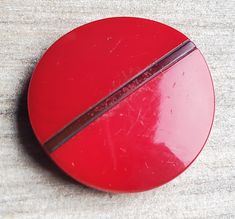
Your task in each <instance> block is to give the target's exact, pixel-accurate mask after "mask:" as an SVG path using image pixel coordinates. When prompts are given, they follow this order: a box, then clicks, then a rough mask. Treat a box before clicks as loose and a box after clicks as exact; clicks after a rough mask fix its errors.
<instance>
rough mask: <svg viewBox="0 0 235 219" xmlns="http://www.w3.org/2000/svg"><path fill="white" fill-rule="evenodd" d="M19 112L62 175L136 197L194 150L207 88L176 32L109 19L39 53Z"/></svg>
mask: <svg viewBox="0 0 235 219" xmlns="http://www.w3.org/2000/svg"><path fill="white" fill-rule="evenodd" d="M28 110H29V116H30V121H31V124H32V127H33V130H34V132H35V134H36V136H37V138H38V140H39V142H40V143H41V145H42V147H43V148H44V149H45V151H46V152H47V154H48V155H49V156H50V157H51V159H52V160H53V161H54V162H55V163H56V164H57V165H58V166H59V167H60V168H61V169H62V170H64V171H65V172H66V173H67V174H68V175H70V176H71V177H73V178H74V179H75V180H77V181H79V182H81V183H84V184H85V185H88V186H91V187H94V188H96V189H100V190H105V191H111V192H139V191H144V190H148V189H152V188H155V187H158V186H160V185H162V184H164V183H166V182H168V181H170V180H172V179H173V178H175V177H176V176H178V175H179V174H180V173H182V172H183V171H184V170H185V169H186V168H187V167H188V166H189V165H190V164H191V163H192V162H193V161H194V159H195V158H196V157H197V155H198V154H199V153H200V151H201V150H202V148H203V146H204V144H205V142H206V140H207V138H208V135H209V132H210V129H211V126H212V122H213V116H214V90H213V84H212V79H211V76H210V73H209V70H208V67H207V65H206V62H205V60H204V58H203V56H202V54H201V53H200V51H199V50H198V49H197V48H196V46H195V45H194V44H193V43H192V42H191V41H190V40H189V39H188V38H187V37H186V36H185V35H183V34H182V33H180V32H178V31H176V30H175V29H173V28H171V27H169V26H167V25H164V24H161V23H158V22H155V21H151V20H147V19H142V18H130V17H118V18H108V19H103V20H98V21H95V22H92V23H89V24H86V25H83V26H81V27H78V28H76V29H74V30H73V31H71V32H69V33H68V34H66V35H64V36H63V37H61V38H60V39H59V40H58V41H56V42H55V43H54V44H53V45H52V46H51V47H50V48H49V49H48V50H47V52H46V53H45V54H44V55H43V57H42V58H41V60H40V62H39V63H38V65H37V67H36V69H35V71H34V73H33V76H32V79H31V82H30V86H29V91H28Z"/></svg>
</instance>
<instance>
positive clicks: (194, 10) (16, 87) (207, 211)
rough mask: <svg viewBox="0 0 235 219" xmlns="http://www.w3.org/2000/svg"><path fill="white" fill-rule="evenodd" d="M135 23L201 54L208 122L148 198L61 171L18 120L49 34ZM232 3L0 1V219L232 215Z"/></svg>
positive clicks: (234, 119)
mask: <svg viewBox="0 0 235 219" xmlns="http://www.w3.org/2000/svg"><path fill="white" fill-rule="evenodd" d="M120 15H125V16H140V17H146V18H150V19H155V20H158V21H160V22H164V23H166V24H168V25H171V26H173V27H175V28H177V29H179V30H181V31H182V32H184V33H185V34H186V35H188V36H189V37H190V38H191V39H192V40H193V41H194V42H195V43H196V45H197V46H198V47H199V48H200V49H201V51H202V52H203V54H204V56H205V58H206V59H207V61H208V65H209V67H210V69H211V73H212V77H213V79H214V85H215V92H216V116H215V122H214V127H213V130H212V133H211V136H210V138H209V141H208V143H207V145H206V147H205V148H204V150H203V152H202V153H201V155H200V156H199V157H198V159H197V160H196V161H195V163H194V164H193V165H192V166H191V167H190V168H189V169H188V170H187V171H186V172H184V173H183V174H182V175H181V176H179V177H178V178H177V179H175V180H174V181H172V182H170V183H169V184H167V185H164V186H162V187H160V188H157V189H154V190H152V191H148V192H144V193H138V194H121V195H112V194H107V193H102V192H98V191H95V190H92V189H88V188H85V187H83V186H81V185H79V184H77V183H75V182H73V181H72V180H70V178H68V177H67V176H65V175H64V174H62V173H61V172H60V171H59V170H58V169H57V168H56V167H55V166H54V165H53V164H52V163H51V162H50V160H49V159H47V157H46V156H45V155H44V154H43V152H42V151H41V149H40V148H39V147H38V144H37V142H36V140H35V139H34V137H33V134H32V132H31V129H30V127H29V124H28V121H27V113H26V96H25V95H26V87H27V81H28V79H29V77H30V75H31V73H32V69H33V67H34V65H35V63H36V62H37V61H38V59H39V58H40V56H41V54H42V53H43V52H44V51H45V50H46V49H47V48H48V46H50V44H51V43H52V42H53V41H55V40H56V39H57V38H58V37H60V36H61V35H63V34H64V33H66V32H67V31H69V30H71V29H73V28H75V27H77V26H79V25H81V24H84V23H87V22H89V21H92V20H95V19H100V18H104V17H109V16H120ZM234 22H235V1H234V0H230V1H222V0H220V1H209V0H206V1H203V0H199V1H164V0H162V1H154V0H145V1H138V0H125V1H124V0H123V1H122V0H97V1H92V0H90V1H89V0H78V1H76V0H63V1H62V0H61V1H49V0H28V1H27V0H0V218H30V219H32V218H235V165H234V162H235V131H234V130H235V74H234V70H235V67H234V66H235V46H234V44H235V34H234V31H235V25H234Z"/></svg>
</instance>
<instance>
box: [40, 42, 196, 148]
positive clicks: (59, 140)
mask: <svg viewBox="0 0 235 219" xmlns="http://www.w3.org/2000/svg"><path fill="white" fill-rule="evenodd" d="M194 49H196V46H195V45H194V43H192V42H191V41H189V40H187V41H185V42H184V43H182V44H180V45H179V46H178V47H176V48H175V49H173V50H171V51H170V52H169V53H167V54H166V55H165V56H163V57H162V58H161V59H158V60H157V61H156V62H154V63H153V64H151V65H150V66H148V67H147V68H145V69H144V70H143V71H141V72H140V73H138V74H137V75H136V76H135V77H133V78H132V79H130V80H129V81H127V82H126V83H125V84H123V85H122V86H121V87H119V88H118V89H116V90H115V91H113V92H112V93H111V94H109V95H108V96H107V97H105V98H104V99H102V100H101V101H99V102H98V103H97V104H95V105H94V106H92V107H91V108H89V109H88V110H87V111H86V112H84V113H83V114H81V115H80V116H78V117H77V118H75V119H74V120H73V121H72V122H71V123H70V124H68V125H67V126H65V127H64V128H63V129H61V130H60V131H59V132H58V133H56V134H55V135H54V136H53V137H52V138H50V139H49V140H48V141H47V142H46V143H45V144H44V145H43V147H44V148H45V149H46V150H47V151H48V152H53V151H54V150H56V149H57V148H58V147H60V146H61V145H62V144H63V143H64V142H66V141H68V140H69V139H70V138H71V137H73V136H74V135H75V134H77V133H78V132H79V131H81V130H82V129H83V128H85V127H86V126H87V125H89V124H90V123H91V122H93V121H94V120H96V119H97V118H98V117H99V116H101V115H103V114H104V113H105V112H107V111H108V110H109V109H111V108H112V107H114V106H115V105H117V104H118V103H119V102H120V101H121V100H123V99H124V98H126V97H127V96H129V95H130V94H131V93H133V92H134V91H136V90H137V89H138V88H140V87H141V86H143V85H144V84H145V83H147V82H148V81H150V80H151V79H152V78H154V77H156V76H157V75H158V74H160V73H161V72H162V71H164V70H166V69H167V68H169V67H170V66H172V65H173V64H175V63H176V62H178V61H179V60H181V59H182V58H183V57H185V56H186V55H188V54H189V53H191V52H192V51H193V50H194Z"/></svg>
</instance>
